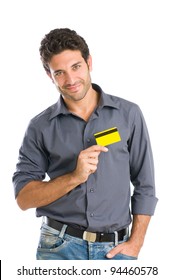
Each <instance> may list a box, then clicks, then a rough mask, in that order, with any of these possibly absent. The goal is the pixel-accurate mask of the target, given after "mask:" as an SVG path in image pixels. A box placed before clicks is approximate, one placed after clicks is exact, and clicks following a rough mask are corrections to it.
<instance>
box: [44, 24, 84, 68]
mask: <svg viewBox="0 0 173 280" xmlns="http://www.w3.org/2000/svg"><path fill="white" fill-rule="evenodd" d="M65 50H79V51H80V52H81V55H82V57H83V58H84V60H85V61H86V62H87V59H88V57H89V48H88V45H87V44H86V42H85V40H84V39H83V38H82V37H81V36H80V35H78V34H77V33H76V31H74V30H70V29H69V28H57V29H54V30H51V31H50V32H49V33H48V34H46V35H45V37H44V38H43V39H42V41H41V45H40V48H39V51H40V56H41V60H42V63H43V67H44V69H45V70H46V72H50V69H49V65H48V63H49V62H50V60H51V58H52V57H53V56H54V55H56V54H59V53H61V52H63V51H65Z"/></svg>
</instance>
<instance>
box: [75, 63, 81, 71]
mask: <svg viewBox="0 0 173 280" xmlns="http://www.w3.org/2000/svg"><path fill="white" fill-rule="evenodd" d="M80 67H81V65H80V64H76V65H74V66H73V70H78V69H79V68H80Z"/></svg>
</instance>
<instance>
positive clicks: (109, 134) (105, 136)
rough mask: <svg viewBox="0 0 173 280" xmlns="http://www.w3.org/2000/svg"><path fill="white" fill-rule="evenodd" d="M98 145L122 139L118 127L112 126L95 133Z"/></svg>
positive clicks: (109, 143)
mask: <svg viewBox="0 0 173 280" xmlns="http://www.w3.org/2000/svg"><path fill="white" fill-rule="evenodd" d="M94 137H95V140H96V143H97V145H100V146H108V145H111V144H114V143H117V142H119V141H121V137H120V134H119V132H118V129H117V127H112V128H109V129H106V130H103V131H100V132H97V133H95V134H94Z"/></svg>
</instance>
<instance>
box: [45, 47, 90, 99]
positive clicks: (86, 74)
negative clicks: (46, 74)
mask: <svg viewBox="0 0 173 280" xmlns="http://www.w3.org/2000/svg"><path fill="white" fill-rule="evenodd" d="M49 68H50V73H51V74H50V77H51V79H52V80H53V82H54V84H55V85H56V87H57V89H58V90H59V91H60V92H61V94H62V96H63V97H64V99H70V100H73V101H80V100H82V99H83V98H84V97H85V96H86V94H87V92H88V90H89V88H90V87H91V77H90V71H91V70H92V59H91V56H89V58H88V60H87V63H86V61H85V60H84V59H83V57H82V55H81V52H80V51H72V50H66V51H63V52H62V53H60V54H57V55H54V56H53V57H52V59H51V61H50V63H49Z"/></svg>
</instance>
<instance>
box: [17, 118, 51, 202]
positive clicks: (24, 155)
mask: <svg viewBox="0 0 173 280" xmlns="http://www.w3.org/2000/svg"><path fill="white" fill-rule="evenodd" d="M40 140H41V132H40V131H39V129H38V128H37V127H36V126H35V125H34V123H33V122H32V121H31V122H30V124H29V126H28V128H27V130H26V133H25V136H24V139H23V143H22V145H21V148H20V150H19V159H18V163H17V165H16V172H15V173H14V174H13V178H12V180H13V185H14V193H15V197H17V195H18V193H19V191H20V190H21V189H22V188H23V187H24V186H25V185H26V184H27V183H29V182H30V181H33V180H40V181H41V180H43V179H44V178H45V174H46V170H47V166H48V157H47V155H46V150H45V149H44V147H43V144H42V143H41V141H40Z"/></svg>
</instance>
